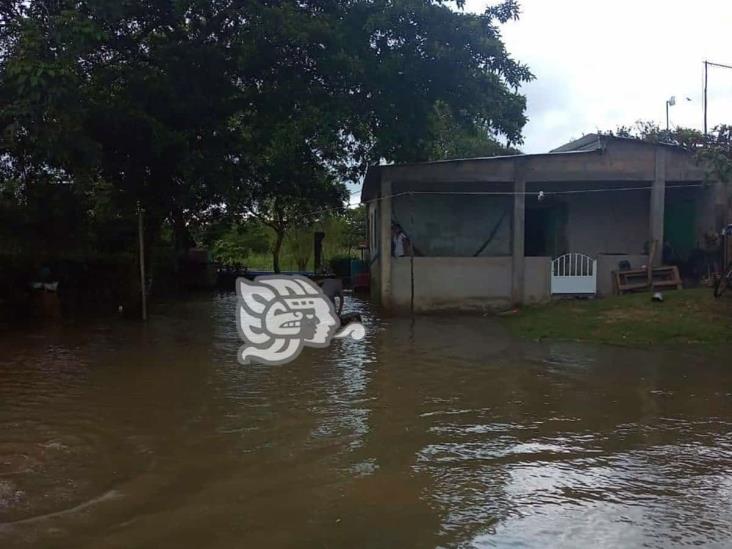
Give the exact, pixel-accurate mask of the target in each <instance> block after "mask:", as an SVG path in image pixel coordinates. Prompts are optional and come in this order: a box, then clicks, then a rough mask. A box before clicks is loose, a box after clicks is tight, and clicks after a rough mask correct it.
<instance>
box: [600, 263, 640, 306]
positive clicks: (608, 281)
mask: <svg viewBox="0 0 732 549" xmlns="http://www.w3.org/2000/svg"><path fill="white" fill-rule="evenodd" d="M621 261H628V262H629V263H630V266H631V268H633V269H640V268H641V267H643V266H645V265H648V256H647V255H642V254H599V255H598V256H597V295H599V296H602V297H605V296H610V295H613V292H614V288H615V284H614V281H613V271H617V270H618V264H619V263H620V262H621Z"/></svg>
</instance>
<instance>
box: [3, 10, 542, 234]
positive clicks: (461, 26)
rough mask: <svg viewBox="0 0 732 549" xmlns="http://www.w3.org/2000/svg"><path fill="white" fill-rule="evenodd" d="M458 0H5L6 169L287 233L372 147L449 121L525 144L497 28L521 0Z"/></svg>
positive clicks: (412, 143) (184, 218)
mask: <svg viewBox="0 0 732 549" xmlns="http://www.w3.org/2000/svg"><path fill="white" fill-rule="evenodd" d="M462 7H463V2H461V1H459V2H457V3H456V4H455V3H452V2H447V1H443V0H400V1H399V2H394V1H391V0H348V1H337V0H313V1H307V2H302V1H294V0H284V1H276V2H275V1H267V0H265V1H254V0H234V1H232V0H119V1H117V2H108V1H106V0H39V1H36V2H27V1H26V0H8V1H6V2H3V3H2V4H0V75H1V77H2V78H1V79H0V128H1V129H2V141H1V142H0V156H1V157H2V164H3V169H2V170H1V171H0V173H1V174H2V180H1V183H0V184H3V185H9V184H10V182H11V181H12V184H13V185H15V186H16V188H17V189H19V192H20V193H21V194H22V193H23V189H26V188H27V187H28V186H33V185H37V184H39V182H47V183H48V182H51V183H54V182H55V183H69V184H72V186H73V189H74V192H75V193H76V194H77V195H79V196H81V195H85V196H87V197H91V200H90V204H92V205H93V204H94V202H95V200H96V196H97V195H96V193H98V192H99V189H104V196H105V200H109V201H111V203H112V204H114V206H115V207H116V208H117V209H118V211H119V212H123V211H127V212H129V211H132V210H133V208H134V207H135V204H137V203H142V205H143V207H144V208H145V210H146V212H147V213H148V215H147V220H148V225H149V229H150V231H152V232H154V231H155V230H156V227H159V226H160V224H161V223H162V222H163V221H165V220H168V221H170V222H172V223H173V226H174V227H176V228H178V229H180V230H185V227H186V226H187V225H188V224H190V223H192V222H195V221H196V220H197V219H200V218H201V217H203V216H205V215H206V214H207V213H209V212H210V211H211V209H224V210H226V211H227V212H228V213H229V214H231V215H240V216H244V217H246V216H249V215H254V216H258V217H259V218H260V219H262V220H263V221H264V222H266V223H268V224H270V225H271V226H273V227H275V228H276V230H279V229H278V228H277V227H280V228H282V234H284V227H285V226H286V225H290V224H292V223H295V224H303V223H309V222H312V221H313V219H312V218H313V215H315V213H316V212H318V211H322V210H328V211H333V210H337V209H338V208H339V207H340V206H341V205H342V204H343V200H344V198H345V194H344V188H343V183H344V182H347V181H354V180H357V178H358V177H359V176H360V175H361V174H362V173H363V171H364V169H365V167H366V166H367V165H368V164H369V163H374V162H379V161H382V160H386V161H395V162H399V161H419V160H426V159H430V158H433V157H435V155H440V154H445V152H444V151H445V147H444V143H443V142H444V135H445V124H446V123H449V128H450V133H456V134H460V135H462V136H465V140H464V142H463V143H462V144H461V145H460V146H459V147H458V148H465V143H468V145H467V146H468V148H470V147H474V145H475V143H477V144H478V149H480V150H488V152H489V154H490V150H491V149H490V146H492V145H493V144H496V148H495V150H496V151H500V150H503V147H502V146H499V145H497V144H498V139H499V138H500V139H501V140H503V141H505V142H506V143H508V144H519V143H521V129H522V127H523V126H524V124H525V122H526V117H525V114H524V111H525V99H524V97H523V95H521V93H520V92H519V91H518V90H519V87H520V86H521V84H522V83H524V82H526V81H528V80H530V79H531V78H532V76H531V73H530V72H529V70H528V68H527V67H526V66H525V65H523V64H521V63H519V62H517V61H515V60H514V59H512V58H511V56H510V55H509V54H508V52H507V51H506V48H505V46H504V44H503V42H502V40H501V35H500V31H499V26H500V25H501V24H502V23H505V22H507V21H509V20H511V19H516V18H517V17H518V15H519V7H518V4H517V3H516V2H515V1H514V0H505V1H503V2H501V3H499V4H497V5H495V6H492V7H490V8H488V9H487V10H486V11H485V12H484V13H481V14H474V13H467V12H465V11H463V10H462ZM441 117H442V118H441ZM448 118H449V121H448V122H446V120H447V119H448ZM436 120H437V122H436ZM486 146H488V149H486ZM453 148H454V146H453ZM448 154H452V153H448ZM111 215H114V214H111ZM120 215H121V214H120Z"/></svg>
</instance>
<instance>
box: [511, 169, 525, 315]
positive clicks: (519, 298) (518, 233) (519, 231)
mask: <svg viewBox="0 0 732 549" xmlns="http://www.w3.org/2000/svg"><path fill="white" fill-rule="evenodd" d="M525 191H526V178H525V175H524V170H523V166H522V165H521V162H520V161H516V166H515V172H514V180H513V192H514V195H513V233H512V244H513V255H512V261H511V266H512V268H511V273H512V275H511V276H512V278H511V302H512V303H513V304H514V305H519V304H520V303H522V302H523V300H524V268H525V267H524V219H525V214H526V195H524V192H525Z"/></svg>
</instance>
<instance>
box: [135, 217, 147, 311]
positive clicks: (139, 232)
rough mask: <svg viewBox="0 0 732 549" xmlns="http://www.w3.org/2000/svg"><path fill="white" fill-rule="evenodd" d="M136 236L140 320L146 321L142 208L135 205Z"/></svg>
mask: <svg viewBox="0 0 732 549" xmlns="http://www.w3.org/2000/svg"><path fill="white" fill-rule="evenodd" d="M137 236H138V240H139V246H140V295H141V299H142V320H147V293H146V291H145V231H144V227H143V222H142V207H141V206H140V203H139V202H138V203H137Z"/></svg>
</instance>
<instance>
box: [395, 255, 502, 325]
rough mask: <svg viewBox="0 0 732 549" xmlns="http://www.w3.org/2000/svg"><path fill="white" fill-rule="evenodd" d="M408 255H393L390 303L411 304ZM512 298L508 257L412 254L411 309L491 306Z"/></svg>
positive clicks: (406, 306) (398, 306) (404, 306)
mask: <svg viewBox="0 0 732 549" xmlns="http://www.w3.org/2000/svg"><path fill="white" fill-rule="evenodd" d="M410 262H411V258H408V257H395V258H392V267H391V274H392V306H393V307H394V308H396V309H400V310H409V309H410V306H411V268H410V267H411V265H410ZM510 300H511V258H510V257H415V258H414V310H415V311H418V312H423V311H434V310H445V309H462V310H469V309H478V310H481V309H490V308H502V307H506V306H508V305H509V303H510Z"/></svg>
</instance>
